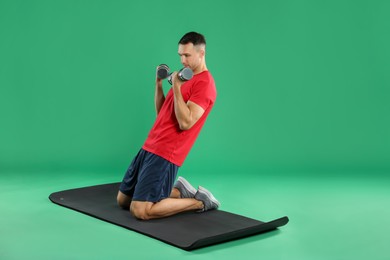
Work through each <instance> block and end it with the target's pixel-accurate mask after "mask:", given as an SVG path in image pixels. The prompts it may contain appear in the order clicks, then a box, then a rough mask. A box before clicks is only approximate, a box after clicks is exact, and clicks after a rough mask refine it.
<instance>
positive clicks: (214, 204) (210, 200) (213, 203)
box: [195, 186, 221, 212]
mask: <svg viewBox="0 0 390 260" xmlns="http://www.w3.org/2000/svg"><path fill="white" fill-rule="evenodd" d="M195 199H196V200H200V201H202V202H203V209H202V210H200V211H199V212H204V211H208V210H212V209H217V208H218V207H219V206H220V205H221V204H220V203H219V201H218V200H217V199H216V198H215V197H214V196H213V194H211V192H210V191H208V190H206V189H205V188H203V187H201V186H199V188H198V192H197V193H196V194H195Z"/></svg>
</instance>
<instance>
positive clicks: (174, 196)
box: [169, 188, 180, 199]
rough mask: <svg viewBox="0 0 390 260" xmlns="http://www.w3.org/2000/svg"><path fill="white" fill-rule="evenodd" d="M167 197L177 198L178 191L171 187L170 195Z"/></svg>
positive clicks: (178, 196)
mask: <svg viewBox="0 0 390 260" xmlns="http://www.w3.org/2000/svg"><path fill="white" fill-rule="evenodd" d="M169 197H170V198H173V199H179V198H180V191H179V190H178V189H176V188H173V189H172V191H171V195H170V196H169Z"/></svg>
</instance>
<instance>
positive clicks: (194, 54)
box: [178, 43, 204, 71]
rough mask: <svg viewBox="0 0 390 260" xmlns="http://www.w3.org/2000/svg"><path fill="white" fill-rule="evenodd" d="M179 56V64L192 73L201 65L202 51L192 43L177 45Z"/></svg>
mask: <svg viewBox="0 0 390 260" xmlns="http://www.w3.org/2000/svg"><path fill="white" fill-rule="evenodd" d="M178 53H179V56H180V61H181V64H183V66H184V67H188V68H190V69H192V70H193V71H194V70H195V69H196V68H197V67H198V66H199V65H200V64H201V61H202V58H203V55H204V51H203V50H202V49H201V48H198V47H194V45H193V44H192V43H187V44H179V51H178Z"/></svg>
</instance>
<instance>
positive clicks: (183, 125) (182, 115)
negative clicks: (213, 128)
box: [173, 88, 192, 130]
mask: <svg viewBox="0 0 390 260" xmlns="http://www.w3.org/2000/svg"><path fill="white" fill-rule="evenodd" d="M173 92H174V106H175V115H176V119H177V121H178V123H179V126H180V129H181V130H187V129H189V128H190V127H191V126H192V125H191V110H190V109H189V108H188V106H187V104H186V103H185V102H184V99H183V96H182V94H181V91H180V88H174V89H173Z"/></svg>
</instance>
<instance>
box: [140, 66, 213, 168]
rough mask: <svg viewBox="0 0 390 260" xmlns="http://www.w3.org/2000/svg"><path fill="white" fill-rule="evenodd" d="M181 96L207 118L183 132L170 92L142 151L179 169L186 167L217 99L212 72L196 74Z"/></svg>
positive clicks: (184, 87) (186, 83)
mask: <svg viewBox="0 0 390 260" xmlns="http://www.w3.org/2000/svg"><path fill="white" fill-rule="evenodd" d="M181 93H182V95H183V99H184V102H185V103H187V102H188V101H191V102H193V103H195V104H197V105H199V106H201V107H202V108H203V109H204V110H205V112H204V114H203V115H202V116H201V118H199V120H198V121H197V122H196V123H195V124H194V125H193V126H192V127H191V128H190V129H189V130H180V128H179V123H178V122H177V119H176V115H175V108H174V100H173V98H174V97H173V91H172V88H171V89H170V90H169V92H168V93H167V96H166V97H165V101H164V104H163V105H162V107H161V110H160V112H159V113H158V115H157V119H156V121H155V123H154V125H153V127H152V129H151V130H150V132H149V135H148V138H147V139H146V141H145V143H144V145H143V147H142V148H143V149H144V150H146V151H148V152H151V153H154V154H156V155H158V156H161V157H163V158H164V159H166V160H168V161H170V162H171V163H174V164H176V165H178V166H181V165H182V164H183V162H184V160H185V158H186V157H187V155H188V153H189V152H190V150H191V147H192V145H193V144H194V142H195V140H196V138H197V137H198V134H199V132H200V130H201V129H202V127H203V125H204V123H205V121H206V118H207V116H208V114H209V113H210V110H211V108H212V107H213V105H214V102H215V99H216V97H217V90H216V88H215V83H214V79H213V77H212V76H211V74H210V72H209V71H203V72H201V73H199V74H196V75H194V76H193V78H192V79H191V80H189V81H187V82H185V83H183V85H182V86H181Z"/></svg>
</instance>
